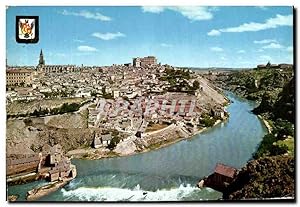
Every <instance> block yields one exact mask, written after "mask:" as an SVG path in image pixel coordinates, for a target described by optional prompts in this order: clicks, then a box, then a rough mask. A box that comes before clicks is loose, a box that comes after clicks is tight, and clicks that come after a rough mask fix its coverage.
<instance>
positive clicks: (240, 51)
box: [237, 50, 246, 54]
mask: <svg viewBox="0 0 300 207" xmlns="http://www.w3.org/2000/svg"><path fill="white" fill-rule="evenodd" d="M237 53H240V54H241V53H246V51H245V50H239V51H238V52H237Z"/></svg>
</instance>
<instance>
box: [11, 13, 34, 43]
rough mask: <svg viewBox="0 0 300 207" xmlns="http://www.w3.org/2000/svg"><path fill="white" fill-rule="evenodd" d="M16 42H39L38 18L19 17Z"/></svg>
mask: <svg viewBox="0 0 300 207" xmlns="http://www.w3.org/2000/svg"><path fill="white" fill-rule="evenodd" d="M16 20H17V21H16V40H17V42H19V43H36V42H38V17H37V16H17V18H16Z"/></svg>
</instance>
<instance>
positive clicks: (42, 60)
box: [39, 50, 45, 66]
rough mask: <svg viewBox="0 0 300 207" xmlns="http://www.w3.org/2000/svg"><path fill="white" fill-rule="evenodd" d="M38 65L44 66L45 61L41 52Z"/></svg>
mask: <svg viewBox="0 0 300 207" xmlns="http://www.w3.org/2000/svg"><path fill="white" fill-rule="evenodd" d="M39 65H40V66H41V65H45V60H44V55H43V50H41V52H40V59H39Z"/></svg>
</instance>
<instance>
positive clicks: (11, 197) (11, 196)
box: [7, 195, 19, 202]
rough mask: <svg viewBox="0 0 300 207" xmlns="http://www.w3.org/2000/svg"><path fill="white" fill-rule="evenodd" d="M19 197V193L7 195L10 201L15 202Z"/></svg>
mask: <svg viewBox="0 0 300 207" xmlns="http://www.w3.org/2000/svg"><path fill="white" fill-rule="evenodd" d="M18 197H19V195H9V196H8V197H7V199H8V201H9V202H14V201H16V200H17V199H18Z"/></svg>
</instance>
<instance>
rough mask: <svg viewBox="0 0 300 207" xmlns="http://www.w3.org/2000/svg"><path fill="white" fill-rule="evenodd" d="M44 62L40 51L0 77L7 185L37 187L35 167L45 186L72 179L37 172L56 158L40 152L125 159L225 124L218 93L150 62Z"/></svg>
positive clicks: (189, 75) (64, 171)
mask: <svg viewBox="0 0 300 207" xmlns="http://www.w3.org/2000/svg"><path fill="white" fill-rule="evenodd" d="M45 62H46V61H45V58H44V54H43V52H42V51H41V52H40V56H39V62H38V64H37V66H22V67H21V66H7V69H6V74H7V76H6V80H7V88H6V103H7V138H6V139H7V147H6V148H7V159H8V160H9V162H8V168H9V169H10V173H9V174H8V175H9V179H11V180H13V181H14V183H17V182H19V181H17V180H18V179H17V178H20V177H18V176H19V175H22V176H23V175H24V173H25V174H26V173H36V174H35V176H34V177H35V179H37V178H38V177H39V176H38V175H39V171H36V169H39V168H38V166H41V167H42V168H43V169H46V170H44V173H46V174H44V176H43V177H50V180H51V181H54V180H58V179H64V177H70V176H71V177H72V175H69V172H71V167H70V162H69V161H67V162H66V163H68V164H67V165H65V164H63V165H60V164H59V161H57V163H56V162H54V161H53V162H52V163H51V164H53V166H52V167H49V164H48V165H47V164H45V163H47V161H43V160H46V159H47V156H56V154H57V153H54V154H53V153H51V150H50V151H49V150H45V149H49V148H53V147H57V146H59V148H60V149H61V151H60V156H61V159H60V160H64V159H68V158H67V157H79V158H87V159H99V158H102V157H110V156H125V155H130V154H134V153H138V152H145V151H148V150H151V149H156V148H159V147H162V146H166V145H168V144H171V143H174V142H177V141H179V140H181V139H186V138H190V137H192V135H194V134H196V133H199V132H201V131H202V130H204V129H206V128H207V127H211V126H213V125H214V124H216V123H219V122H220V121H221V120H225V119H226V118H227V116H228V114H227V112H226V109H225V106H226V105H227V103H228V100H227V99H226V98H225V96H224V95H223V94H222V92H221V90H220V89H219V88H217V87H216V86H214V85H213V84H211V83H210V82H209V81H208V80H206V79H205V78H203V77H202V76H201V75H198V74H197V73H195V72H193V71H191V70H188V69H182V68H180V69H179V68H176V67H173V66H170V65H167V64H165V65H162V64H160V63H157V59H156V57H154V56H148V57H144V58H133V61H132V63H125V64H122V65H112V66H91V67H88V66H83V65H82V66H75V65H47V64H46V63H45ZM20 155H24V156H25V155H26V157H36V159H31V158H30V159H29V158H28V159H27V158H23V157H24V156H20ZM39 156H40V158H39ZM20 157H22V158H20ZM38 158H39V159H38ZM55 163H56V164H55ZM60 166H61V168H60ZM47 170H48V171H47ZM45 171H46V172H45ZM47 173H48V174H47ZM52 173H54V175H52ZM55 173H59V174H57V175H56V174H55ZM22 176H21V177H22Z"/></svg>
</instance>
